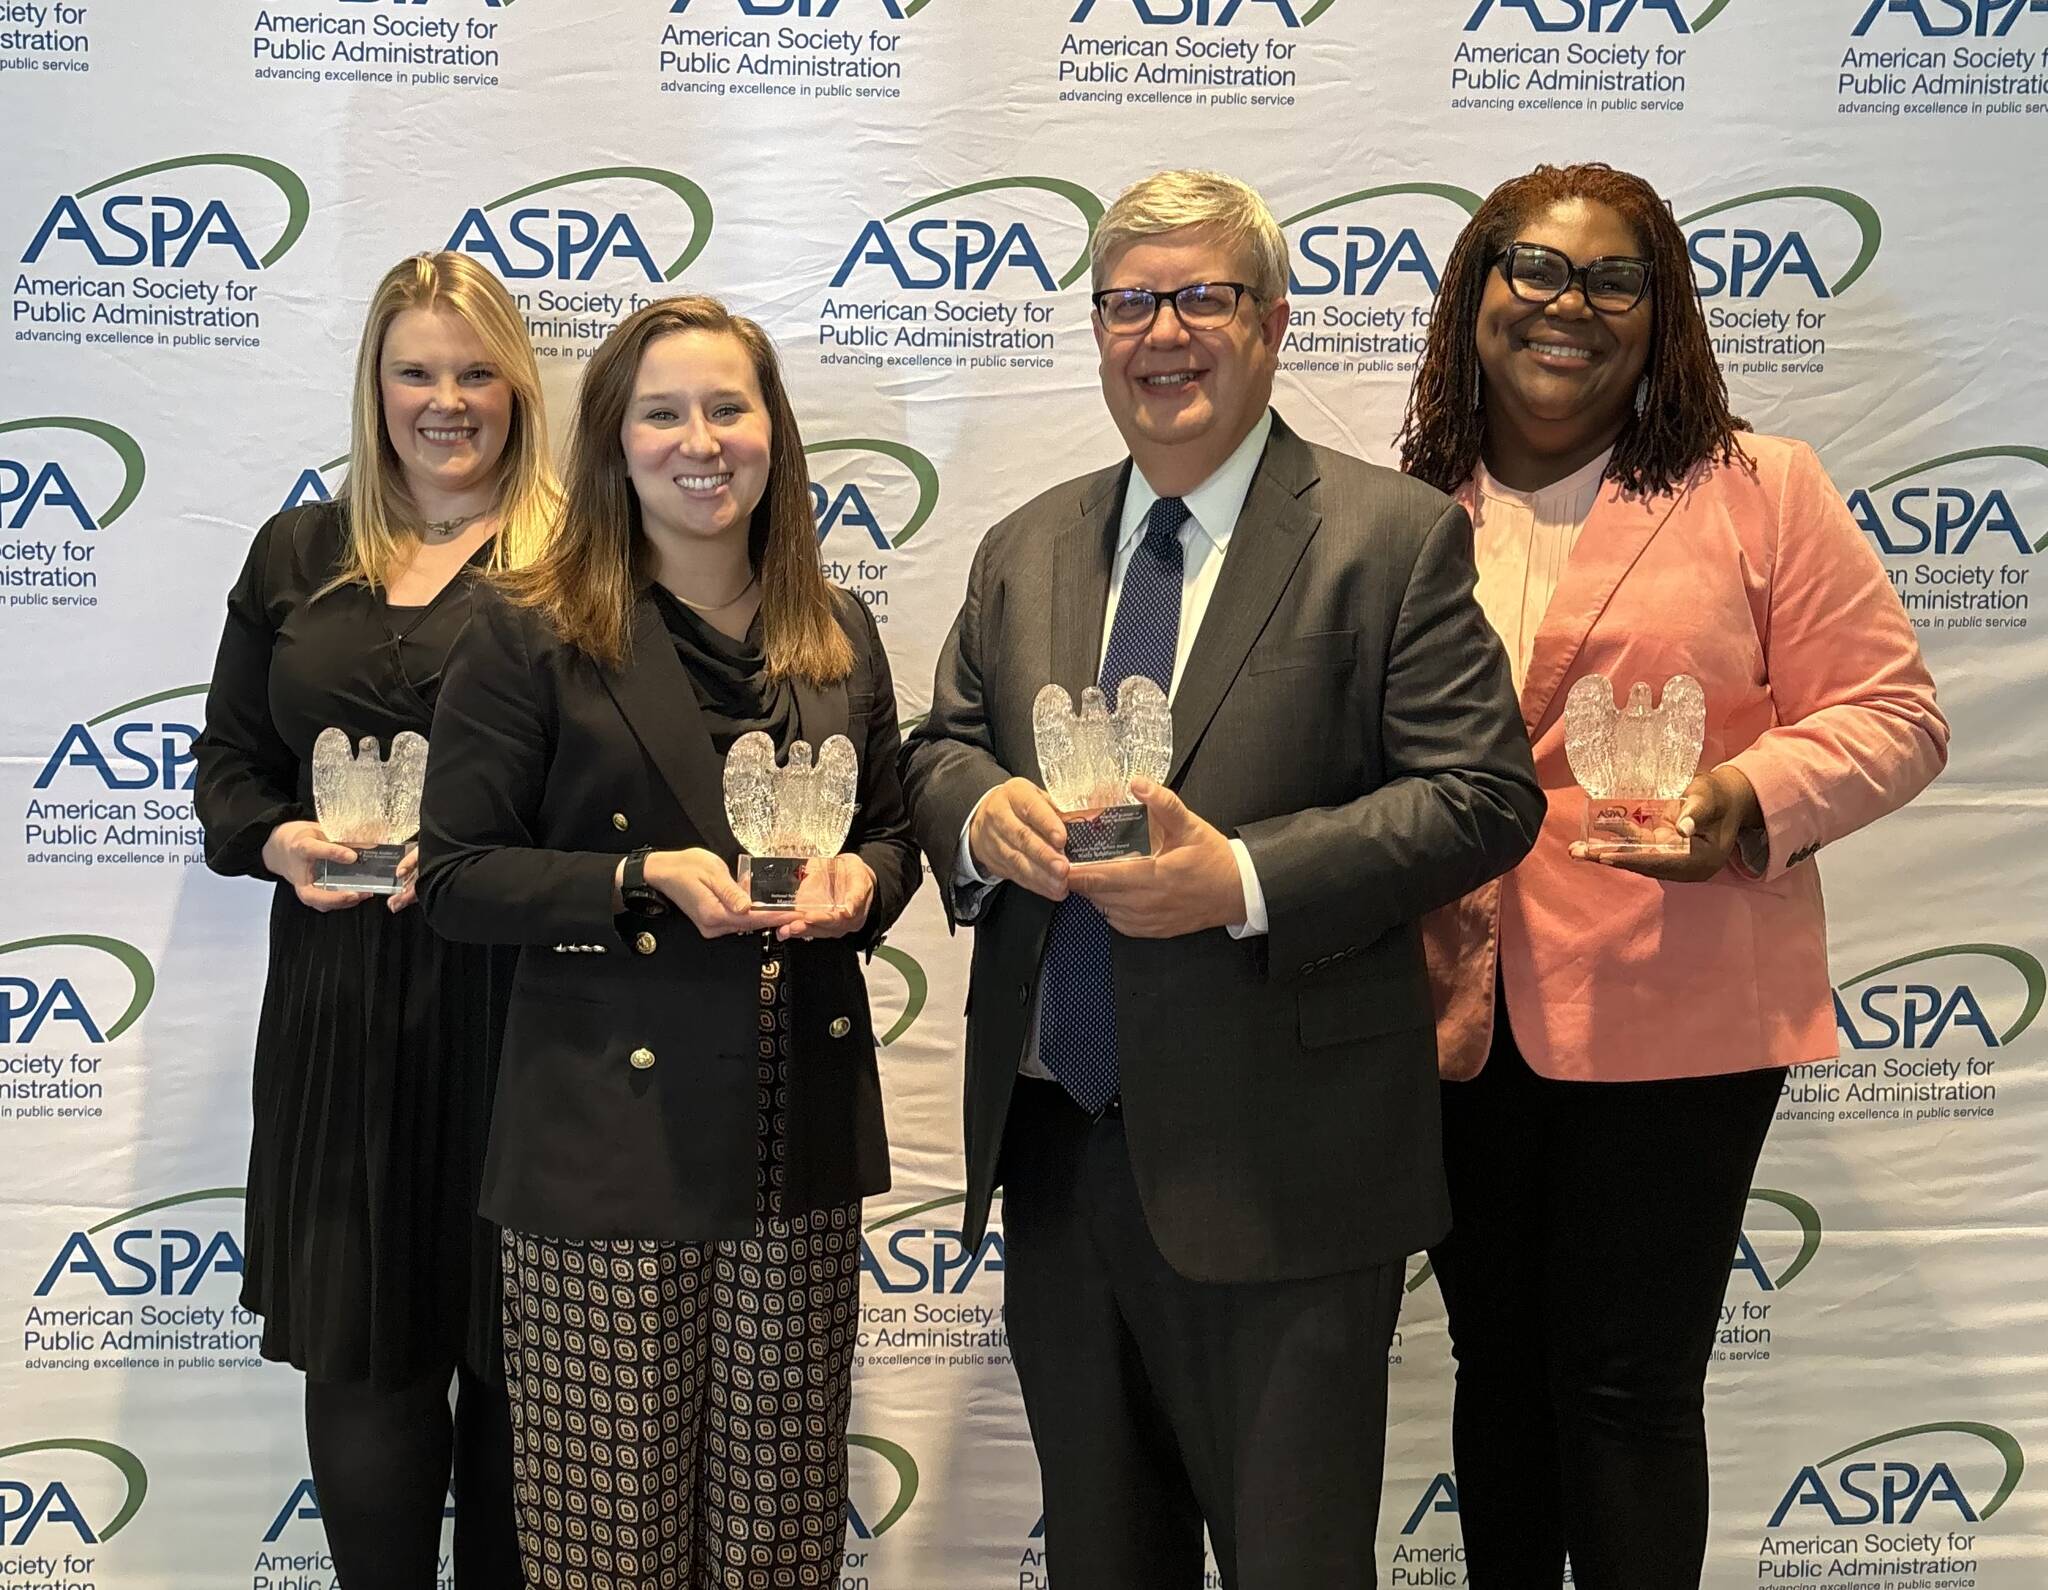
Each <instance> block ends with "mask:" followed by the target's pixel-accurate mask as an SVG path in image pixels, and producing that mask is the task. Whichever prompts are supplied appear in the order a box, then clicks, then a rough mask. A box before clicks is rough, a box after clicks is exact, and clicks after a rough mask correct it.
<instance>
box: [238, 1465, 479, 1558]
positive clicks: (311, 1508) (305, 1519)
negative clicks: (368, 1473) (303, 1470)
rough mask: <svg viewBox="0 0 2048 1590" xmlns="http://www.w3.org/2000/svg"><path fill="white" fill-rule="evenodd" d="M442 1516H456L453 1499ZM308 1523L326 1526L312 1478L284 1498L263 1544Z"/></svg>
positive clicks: (269, 1543) (443, 1508)
mask: <svg viewBox="0 0 2048 1590" xmlns="http://www.w3.org/2000/svg"><path fill="white" fill-rule="evenodd" d="M441 1516H442V1517H443V1518H444V1519H449V1518H453V1517H454V1516H455V1503H454V1501H453V1500H452V1499H451V1500H450V1501H448V1502H446V1503H444V1504H443V1505H442V1508H441ZM307 1523H311V1524H320V1525H321V1526H322V1528H325V1521H324V1520H323V1519H322V1518H321V1516H320V1494H319V1492H317V1491H315V1490H314V1489H313V1482H312V1480H311V1479H303V1480H300V1481H299V1483H298V1484H296V1485H294V1486H293V1487H292V1491H291V1495H289V1496H287V1497H286V1498H285V1499H284V1506H282V1507H280V1508H279V1509H278V1510H277V1516H276V1517H275V1518H273V1519H272V1520H271V1521H270V1527H269V1528H268V1529H266V1530H265V1531H264V1532H263V1544H264V1545H266V1546H273V1545H275V1544H277V1542H278V1541H279V1540H280V1539H282V1538H283V1536H284V1532H285V1531H286V1530H288V1529H290V1528H291V1527H292V1525H294V1524H307Z"/></svg>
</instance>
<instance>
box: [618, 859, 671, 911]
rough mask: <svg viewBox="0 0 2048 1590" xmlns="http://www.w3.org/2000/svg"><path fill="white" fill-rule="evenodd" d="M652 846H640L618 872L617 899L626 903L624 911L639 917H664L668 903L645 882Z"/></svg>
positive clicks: (656, 890)
mask: <svg viewBox="0 0 2048 1590" xmlns="http://www.w3.org/2000/svg"><path fill="white" fill-rule="evenodd" d="M653 848H654V847H653V846H651V845H642V846H641V847H640V848H639V849H638V850H635V851H633V852H631V853H630V854H628V855H627V857H626V865H625V866H624V867H623V868H621V869H620V871H619V898H620V899H621V900H623V901H625V902H626V909H627V910H628V911H631V912H633V913H635V914H636V915H639V916H666V915H667V914H668V901H667V899H666V898H664V897H663V895H662V892H661V891H660V890H659V889H657V888H655V887H654V885H652V884H651V883H649V882H648V881H647V858H648V856H649V855H650V854H652V852H653Z"/></svg>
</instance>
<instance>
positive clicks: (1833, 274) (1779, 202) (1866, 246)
mask: <svg viewBox="0 0 2048 1590" xmlns="http://www.w3.org/2000/svg"><path fill="white" fill-rule="evenodd" d="M1705 222H1712V223H1713V224H1712V225H1705V224H1702V223H1705ZM1679 225H1681V226H1683V227H1684V228H1685V229H1686V247H1687V249H1688V251H1689V252H1690V253H1691V255H1692V262H1693V278H1694V281H1695V283H1696V284H1697V286H1698V287H1699V291H1700V296H1701V297H1703V298H1723V297H1726V298H1761V297H1762V296H1763V295H1764V294H1765V293H1766V292H1768V291H1769V290H1770V289H1771V287H1772V286H1773V285H1779V286H1783V287H1785V288H1787V289H1789V290H1801V289H1803V291H1804V292H1805V293H1807V294H1810V295H1811V296H1812V297H1814V298H1839V297H1840V296H1841V295H1842V294H1843V293H1845V292H1847V291H1848V290H1849V289H1850V288H1851V287H1853V286H1854V285H1855V284H1856V282H1857V280H1858V279H1859V278H1860V277H1861V276H1862V275H1863V273H1864V272H1865V271H1867V270H1869V269H1870V265H1871V261H1873V260H1875V259H1876V258H1877V250H1878V246H1879V245H1880V244H1881V243H1882V242H1883V241H1884V223H1883V222H1882V221H1881V220H1880V219H1879V218H1878V213H1877V211H1876V209H1875V208H1874V207H1873V206H1872V205H1871V203H1870V201H1869V200H1867V199H1863V198H1859V197H1858V196H1857V195H1856V194H1853V193H1850V192H1848V191H1847V190H1846V189H1843V188H1809V187H1790V188H1761V189H1759V190H1758V191H1757V192H1755V193H1745V194H1742V195H1740V196H1739V197H1737V198H1733V199H1724V200H1723V201H1722V202H1721V203H1719V204H1710V205H1708V206H1707V207H1706V208H1705V209H1704V210H1695V211H1694V212H1693V213H1692V214H1690V215H1685V216H1680V217H1679ZM1795 284H1796V286H1795Z"/></svg>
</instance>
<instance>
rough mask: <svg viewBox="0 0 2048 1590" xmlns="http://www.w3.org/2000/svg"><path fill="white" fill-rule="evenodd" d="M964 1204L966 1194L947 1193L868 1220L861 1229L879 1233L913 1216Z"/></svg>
mask: <svg viewBox="0 0 2048 1590" xmlns="http://www.w3.org/2000/svg"><path fill="white" fill-rule="evenodd" d="M966 1202H967V1194H965V1193H964V1192H960V1193H948V1194H946V1196H945V1197H943V1198H928V1199H926V1200H925V1201H924V1202H923V1203H921V1204H912V1205H911V1206H910V1207H909V1208H908V1209H899V1210H897V1211H896V1212H895V1213H894V1214H893V1215H883V1216H882V1217H881V1218H880V1219H878V1220H870V1221H869V1222H868V1223H867V1224H866V1225H865V1226H863V1227H861V1229H862V1230H863V1231H880V1230H881V1229H882V1228H883V1227H884V1226H900V1225H902V1224H903V1222H904V1221H906V1220H908V1219H910V1218H911V1216H913V1215H923V1214H929V1213H931V1211H932V1210H934V1209H951V1208H952V1207H953V1206H954V1205H955V1204H964V1203H966Z"/></svg>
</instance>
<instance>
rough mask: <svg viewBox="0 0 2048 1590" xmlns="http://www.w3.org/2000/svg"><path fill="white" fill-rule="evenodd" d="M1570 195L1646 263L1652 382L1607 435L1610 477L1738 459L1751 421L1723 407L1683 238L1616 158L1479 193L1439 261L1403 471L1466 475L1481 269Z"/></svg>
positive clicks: (1660, 477)
mask: <svg viewBox="0 0 2048 1590" xmlns="http://www.w3.org/2000/svg"><path fill="white" fill-rule="evenodd" d="M1566 199H1585V200H1589V201H1591V202H1592V203H1595V204H1604V205H1606V206H1607V207H1608V208H1609V209H1611V210H1613V211H1614V212H1615V213H1616V214H1617V215H1619V216H1620V217H1621V218H1622V220H1623V221H1625V222H1627V223H1628V226H1629V229H1630V230H1631V231H1633V232H1634V233H1635V235H1636V237H1637V238H1638V239H1639V240H1640V242H1641V245H1642V247H1643V249H1644V250H1645V252H1646V253H1647V254H1648V256H1649V259H1650V358H1649V363H1648V364H1647V365H1646V366H1645V368H1644V371H1643V374H1644V377H1645V378H1646V379H1647V380H1648V381H1649V389H1648V392H1647V394H1646V396H1645V400H1644V403H1643V408H1642V412H1641V413H1640V414H1634V415H1631V416H1630V417H1629V420H1628V422H1627V424H1625V425H1624V426H1623V427H1622V431H1621V436H1620V438H1619V439H1618V440H1617V441H1616V442H1615V446H1614V458H1613V461H1612V462H1611V463H1610V464H1609V465H1608V466H1607V474H1608V477H1609V478H1610V479H1612V480H1616V481H1619V482H1620V483H1621V485H1622V486H1623V487H1624V488H1625V489H1626V490H1629V491H1633V492H1641V493H1646V494H1653V493H1658V492H1667V491H1675V490H1677V488H1678V486H1679V483H1680V482H1681V481H1683V480H1684V479H1685V478H1686V476H1688V475H1689V474H1691V473H1692V471H1693V470H1694V469H1695V468H1697V467H1698V466H1699V465H1701V464H1704V463H1706V462H1708V461H1709V460H1719V461H1720V462H1722V463H1731V464H1732V463H1736V462H1738V461H1739V460H1740V458H1741V454H1740V452H1739V451H1738V450H1737V448H1736V444H1735V433H1736V432H1737V431H1741V430H1746V429H1748V427H1747V426H1745V425H1744V424H1743V422H1742V421H1741V420H1740V419H1738V418H1736V416H1735V415H1734V414H1733V413H1731V412H1730V411H1729V408H1728V387H1727V383H1726V382H1724V381H1723V380H1722V379H1721V366H1720V365H1719V363H1718V362H1716V360H1715V358H1714V344H1713V340H1712V339H1711V338H1710V337H1709V336H1708V335H1707V322H1706V317H1705V315H1703V314H1702V313H1701V312H1700V299H1699V292H1698V290H1697V289H1696V288H1695V287H1694V285H1693V278H1692V260H1691V257H1690V256H1689V255H1688V254H1687V252H1686V245H1685V234H1684V233H1683V232H1681V231H1680V230H1679V227H1678V222H1677V221H1676V220H1674V219H1673V217H1672V214H1671V211H1670V209H1669V208H1668V207H1667V206H1666V205H1665V203H1664V201H1663V200H1662V199H1660V198H1658V197H1657V191H1656V189H1654V188H1652V187H1651V186H1650V185H1649V183H1647V182H1645V181H1644V180H1643V179H1642V178H1641V177H1638V176H1632V175H1631V174H1629V173H1628V172H1626V171H1616V170H1615V169H1614V168H1613V167H1612V166H1607V165H1600V164H1598V163H1589V164H1586V165H1575V166H1538V167H1537V168H1536V169H1535V170H1534V171H1532V172H1530V173H1529V174H1528V175H1527V176H1522V177H1515V178H1513V179H1511V180H1510V181H1507V182H1503V183H1502V184H1501V185H1500V186H1499V187H1497V188H1495V189H1494V190H1493V192H1492V193H1490V194H1488V195H1487V197H1486V202H1485V203H1483V204H1481V205H1480V206H1479V209H1478V212H1477V213H1476V214H1475V215H1474V216H1473V217H1472V219H1471V220H1470V221H1469V222H1468V223H1467V224H1466V227H1465V230H1464V231H1463V232H1462V233H1460V234H1459V236H1458V241H1457V243H1456V245H1454V246H1453V248H1452V249H1451V257H1450V260H1449V261H1448V263H1447V264H1446V265H1445V266H1444V275H1443V286H1442V287H1441V288H1440V289H1439V291H1438V292H1437V295H1436V313H1435V314H1434V315H1433V316H1432V317H1431V319H1430V324H1429V341H1428V343H1427V345H1426V346H1425V348H1424V350H1423V355H1422V363H1421V365H1420V366H1419V367H1418V368H1417V370H1416V372H1415V382H1414V384H1413V385H1412V386H1411V387H1410V388H1409V389H1408V412H1407V414H1406V416H1405V417H1404V418H1403V419H1402V421H1401V432H1400V435H1399V436H1398V437H1396V439H1395V440H1396V444H1397V445H1398V446H1399V447H1400V449H1401V467H1402V468H1403V469H1405V470H1406V471H1407V472H1408V473H1409V474H1411V475H1414V476H1415V477H1416V478H1417V479H1420V480H1426V481H1428V482H1429V483H1430V484H1431V485H1432V486H1434V487H1436V488H1437V490H1439V491H1456V490H1457V489H1458V488H1459V487H1460V486H1462V485H1463V484H1464V483H1465V482H1466V481H1467V480H1469V479H1470V478H1471V476H1472V472H1473V470H1474V469H1475V468H1477V467H1478V464H1479V449H1480V443H1481V442H1482V441H1483V440H1484V438H1485V435H1486V413H1485V410H1484V409H1483V408H1482V407H1481V406H1480V405H1479V404H1478V402H1477V396H1478V393H1479V345H1478V338H1477V336H1476V334H1475V327H1476V324H1477V321H1478V318H1479V301H1480V298H1481V295H1483V294H1484V292H1485V291H1486V276H1487V273H1488V272H1489V271H1490V270H1492V269H1493V265H1494V261H1495V260H1497V259H1498V258H1499V257H1500V253H1501V250H1502V249H1504V248H1506V247H1507V246H1508V245H1509V244H1510V243H1512V242H1514V240H1515V234H1516V232H1517V231H1519V230H1520V228H1521V227H1522V225H1523V223H1524V222H1526V221H1527V220H1528V219H1529V218H1530V217H1531V216H1532V215H1535V214H1536V213H1537V212H1538V211H1541V210H1545V209H1548V208H1549V207H1550V206H1551V205H1553V204H1557V203H1560V202H1562V201H1563V200H1566Z"/></svg>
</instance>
